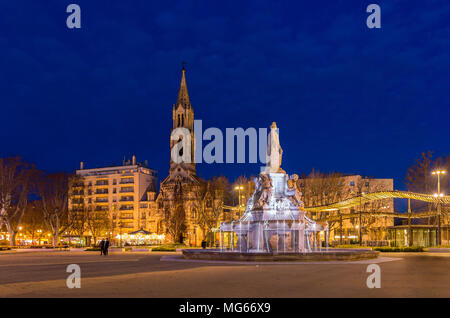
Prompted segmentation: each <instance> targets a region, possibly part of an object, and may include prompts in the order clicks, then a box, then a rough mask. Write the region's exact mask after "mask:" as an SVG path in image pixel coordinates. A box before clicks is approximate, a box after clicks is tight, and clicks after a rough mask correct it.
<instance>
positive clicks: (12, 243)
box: [5, 220, 16, 246]
mask: <svg viewBox="0 0 450 318" xmlns="http://www.w3.org/2000/svg"><path fill="white" fill-rule="evenodd" d="M5 225H6V229H7V231H8V233H9V245H10V246H16V232H15V231H14V229H13V227H12V226H11V224H10V223H9V220H6V221H5Z"/></svg>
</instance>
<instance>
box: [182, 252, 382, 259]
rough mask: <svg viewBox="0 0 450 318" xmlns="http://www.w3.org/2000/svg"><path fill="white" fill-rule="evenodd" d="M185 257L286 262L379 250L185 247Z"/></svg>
mask: <svg viewBox="0 0 450 318" xmlns="http://www.w3.org/2000/svg"><path fill="white" fill-rule="evenodd" d="M182 253H183V258H185V259H196V260H222V261H248V262H265V261H266V262H276V261H280V262H285V261H314V262H316V261H359V260H365V259H374V258H377V257H378V255H379V252H377V251H372V250H371V249H328V250H325V249H324V250H322V251H312V252H307V253H289V252H288V253H267V252H262V253H258V252H236V251H223V250H220V249H204V250H199V249H183V250H182Z"/></svg>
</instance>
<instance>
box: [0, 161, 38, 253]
mask: <svg viewBox="0 0 450 318" xmlns="http://www.w3.org/2000/svg"><path fill="white" fill-rule="evenodd" d="M35 173H36V171H35V169H34V166H33V165H30V164H27V163H25V162H23V161H22V160H21V159H20V158H19V157H11V158H5V159H3V158H0V228H1V226H2V225H3V224H4V225H5V226H6V229H7V231H8V233H9V241H10V245H12V246H14V245H16V234H17V229H18V227H19V225H20V223H21V221H22V217H23V214H24V212H25V208H26V206H27V203H28V196H29V194H30V190H31V185H32V178H33V177H34V176H35Z"/></svg>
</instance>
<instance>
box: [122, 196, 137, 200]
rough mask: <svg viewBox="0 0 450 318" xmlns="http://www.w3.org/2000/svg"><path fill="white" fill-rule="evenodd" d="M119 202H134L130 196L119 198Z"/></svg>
mask: <svg viewBox="0 0 450 318" xmlns="http://www.w3.org/2000/svg"><path fill="white" fill-rule="evenodd" d="M120 201H134V197H133V196H132V195H129V196H122V197H120Z"/></svg>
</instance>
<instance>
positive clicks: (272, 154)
mask: <svg viewBox="0 0 450 318" xmlns="http://www.w3.org/2000/svg"><path fill="white" fill-rule="evenodd" d="M267 139H268V140H267V154H266V167H265V169H264V172H267V173H278V172H284V171H283V169H281V168H280V167H281V159H282V157H283V149H281V146H280V136H279V134H278V128H277V124H276V123H275V122H273V123H272V125H271V126H270V134H269V138H267Z"/></svg>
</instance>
